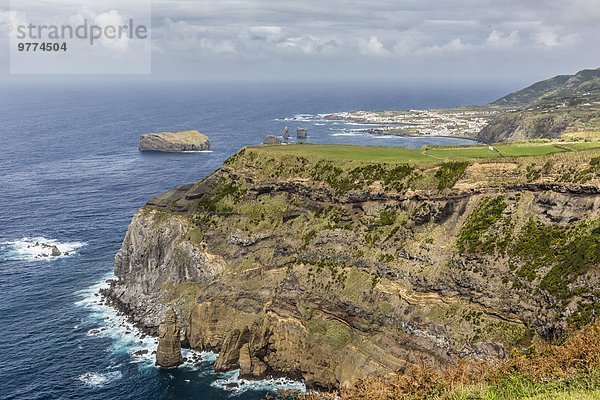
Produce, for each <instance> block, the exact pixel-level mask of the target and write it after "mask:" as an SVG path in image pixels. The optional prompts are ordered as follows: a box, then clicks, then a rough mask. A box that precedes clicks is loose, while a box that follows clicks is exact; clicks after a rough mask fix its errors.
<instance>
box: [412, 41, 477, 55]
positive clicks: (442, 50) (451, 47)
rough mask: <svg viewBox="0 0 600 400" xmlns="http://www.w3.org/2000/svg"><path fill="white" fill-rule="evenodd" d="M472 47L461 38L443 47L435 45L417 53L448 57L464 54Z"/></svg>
mask: <svg viewBox="0 0 600 400" xmlns="http://www.w3.org/2000/svg"><path fill="white" fill-rule="evenodd" d="M471 47H472V46H471V45H469V44H465V43H463V41H462V39H461V38H455V39H452V40H451V41H449V42H448V43H446V44H443V45H441V46H440V45H433V46H427V47H423V48H422V49H419V50H417V51H416V53H417V54H418V55H425V56H432V55H444V54H446V55H448V54H457V53H460V52H462V51H463V50H465V49H468V48H471Z"/></svg>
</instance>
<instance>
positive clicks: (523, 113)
mask: <svg viewBox="0 0 600 400" xmlns="http://www.w3.org/2000/svg"><path fill="white" fill-rule="evenodd" d="M491 105H492V106H501V107H507V108H509V109H516V111H507V112H504V113H501V114H500V115H498V116H497V117H495V118H494V119H493V120H492V121H491V122H490V123H489V124H488V125H487V126H486V127H484V128H483V129H482V130H481V131H480V132H479V134H478V135H477V139H478V140H480V141H482V142H485V143H494V142H503V141H522V140H529V139H556V138H559V137H568V138H571V139H577V140H582V139H597V138H598V137H600V69H594V70H583V71H580V72H578V73H577V74H575V75H572V76H566V75H561V76H557V77H555V78H552V79H549V80H546V81H542V82H539V83H536V84H534V85H532V86H530V87H528V88H525V89H523V90H520V91H518V92H515V93H512V94H510V95H508V96H505V97H503V98H501V99H499V100H496V101H495V102H493V103H492V104H491Z"/></svg>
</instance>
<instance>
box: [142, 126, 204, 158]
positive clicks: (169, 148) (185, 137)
mask: <svg viewBox="0 0 600 400" xmlns="http://www.w3.org/2000/svg"><path fill="white" fill-rule="evenodd" d="M139 150H140V151H159V152H167V153H175V152H186V151H203V150H210V142H209V140H208V136H206V135H203V134H202V133H200V132H198V131H183V132H162V133H150V134H147V135H142V136H141V137H140V144H139Z"/></svg>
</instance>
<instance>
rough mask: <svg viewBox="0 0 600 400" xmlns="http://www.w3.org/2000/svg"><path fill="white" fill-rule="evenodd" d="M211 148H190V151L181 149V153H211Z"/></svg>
mask: <svg viewBox="0 0 600 400" xmlns="http://www.w3.org/2000/svg"><path fill="white" fill-rule="evenodd" d="M212 152H213V150H190V151H182V153H184V154H186V153H212Z"/></svg>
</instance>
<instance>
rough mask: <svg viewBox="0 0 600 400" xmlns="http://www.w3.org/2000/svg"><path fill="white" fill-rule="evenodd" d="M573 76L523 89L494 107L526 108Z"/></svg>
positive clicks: (549, 80) (556, 78) (550, 80)
mask: <svg viewBox="0 0 600 400" xmlns="http://www.w3.org/2000/svg"><path fill="white" fill-rule="evenodd" d="M571 76H572V75H558V76H555V77H554V78H550V79H546V80H545V81H541V82H538V83H534V84H533V85H531V86H528V87H526V88H525V89H521V90H519V91H517V92H514V93H511V94H509V95H507V96H504V97H502V98H500V99H498V100H496V101H494V102H493V103H491V104H492V105H493V106H503V107H514V108H524V107H528V106H529V105H531V104H533V103H535V102H536V101H537V100H539V99H540V98H541V97H542V96H544V95H546V94H548V93H550V92H552V91H554V90H556V89H558V88H559V87H560V86H561V85H564V84H565V82H567V81H568V80H569V78H571Z"/></svg>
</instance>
